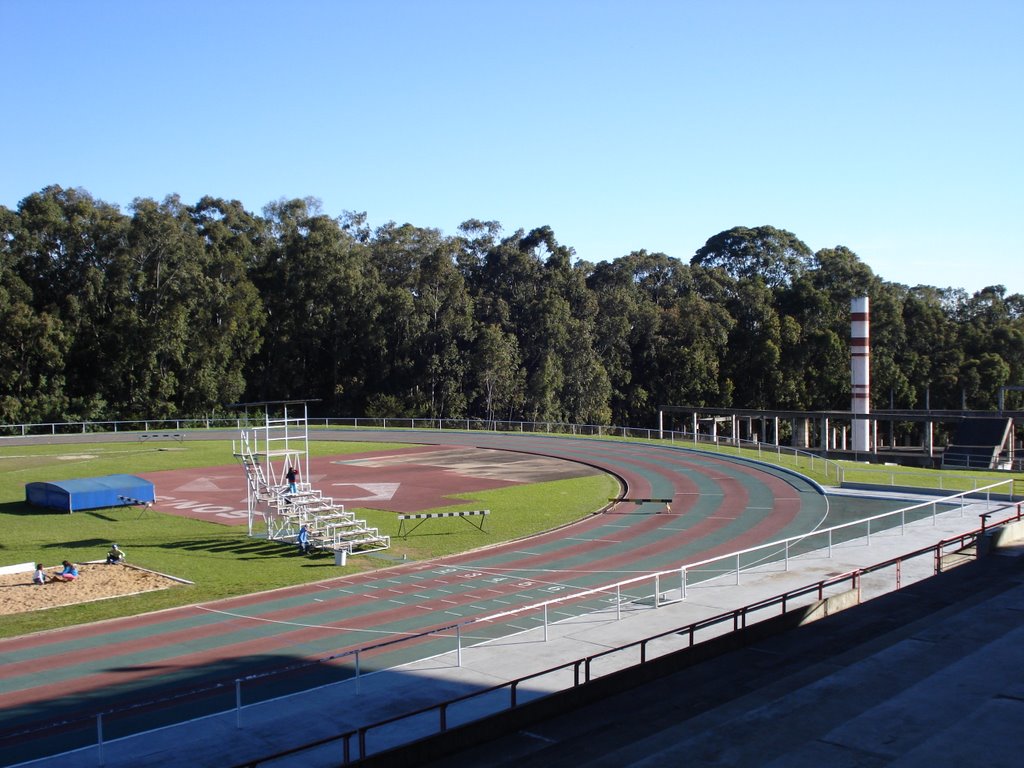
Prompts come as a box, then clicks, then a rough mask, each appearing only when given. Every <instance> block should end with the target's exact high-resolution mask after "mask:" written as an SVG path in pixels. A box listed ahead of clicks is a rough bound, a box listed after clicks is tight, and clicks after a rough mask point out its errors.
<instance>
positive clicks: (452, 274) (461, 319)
mask: <svg viewBox="0 0 1024 768" xmlns="http://www.w3.org/2000/svg"><path fill="white" fill-rule="evenodd" d="M964 258H969V254H964ZM857 296H868V297H869V298H870V300H871V312H872V325H871V343H872V358H871V370H872V396H873V403H872V405H873V407H875V408H888V407H890V406H893V407H896V408H922V407H925V405H926V403H927V405H929V406H930V407H931V408H935V409H938V408H960V407H967V408H979V409H983V408H992V407H994V406H995V405H996V402H997V396H998V389H999V387H1000V386H1003V385H1006V384H1020V383H1024V296H1022V295H1021V294H1017V293H1015V294H1011V295H1008V294H1007V291H1006V289H1005V288H1004V287H1003V286H999V285H997V286H991V287H988V288H985V289H983V290H981V291H979V292H977V293H975V294H973V295H968V294H967V293H966V292H965V291H964V290H962V289H956V288H938V287H934V286H928V285H917V286H913V287H910V286H906V285H901V284H897V283H890V282H886V281H885V280H882V279H880V278H879V277H877V276H876V275H875V274H874V273H873V272H872V270H871V268H870V267H869V266H868V265H867V264H865V263H864V262H863V261H861V260H860V258H858V256H857V255H856V254H855V253H853V252H852V251H851V250H849V249H848V248H845V247H843V246H837V247H835V248H826V249H822V250H819V251H817V252H812V251H811V250H810V249H809V248H808V247H807V245H805V244H804V243H803V242H801V241H800V240H799V239H798V238H797V237H796V236H795V235H794V234H792V233H790V232H787V231H785V230H782V229H776V228H774V227H771V226H760V227H752V228H747V227H735V228H733V229H730V230H728V231H725V232H721V233H719V234H716V235H714V236H712V237H711V238H710V239H708V241H707V242H706V243H705V244H704V245H703V246H702V247H700V248H699V249H698V250H697V251H696V252H695V254H694V255H693V257H692V258H691V259H690V261H689V263H686V262H683V261H681V260H679V259H676V258H671V257H669V256H667V255H665V254H663V253H649V252H647V251H645V250H638V251H634V252H632V253H629V254H626V255H623V256H621V257H619V258H616V259H615V260H613V261H601V262H598V263H592V262H588V261H586V260H585V259H584V258H577V254H576V253H575V252H574V250H573V249H572V248H571V247H569V246H566V245H563V244H561V243H559V242H558V241H557V240H556V238H555V233H554V232H553V231H552V230H551V229H550V228H549V227H546V226H542V227H538V228H536V229H532V230H530V231H525V230H522V229H521V230H517V231H515V232H513V233H511V234H505V233H503V231H502V227H501V226H500V224H499V223H498V222H494V221H479V220H476V219H470V220H468V221H466V222H464V223H463V224H462V225H461V226H460V227H459V229H458V231H457V233H455V234H453V235H446V234H443V233H442V232H441V231H440V230H438V229H434V228H429V227H419V226H413V225H411V224H402V225H398V224H395V223H393V222H389V223H387V224H385V225H383V226H380V227H378V228H376V229H372V228H371V227H369V226H368V225H367V218H366V214H365V213H355V212H344V213H342V214H341V215H340V216H331V215H328V214H326V213H324V212H323V211H322V209H321V205H320V204H319V202H318V201H316V200H315V199H312V198H307V199H294V200H284V199H282V200H280V201H277V202H274V203H271V204H269V205H267V206H266V207H265V208H264V210H263V211H262V215H256V214H254V213H252V212H250V211H247V210H246V209H245V208H244V207H243V206H242V205H241V203H239V202H238V201H235V200H223V199H218V198H212V197H204V198H203V199H201V200H200V201H199V202H198V203H196V204H194V205H187V204H185V203H183V202H182V201H181V200H180V199H179V198H178V197H177V196H170V197H167V198H166V199H164V200H163V201H161V202H157V201H155V200H152V199H148V198H139V199H136V200H135V201H134V202H133V203H132V205H131V206H130V207H129V209H128V211H127V212H123V211H122V210H121V209H120V208H119V207H118V206H114V205H111V204H108V203H105V202H103V201H101V200H97V199H94V198H93V197H92V196H91V195H90V194H89V193H88V192H87V191H85V190H83V189H65V188H61V187H59V186H52V187H47V188H45V189H43V190H41V191H40V192H37V193H33V194H31V195H29V196H28V197H26V198H25V199H23V200H22V201H21V202H20V203H19V204H18V206H17V208H16V209H15V210H10V209H8V208H5V207H2V206H0V327H2V328H3V332H2V334H0V423H8V424H11V423H22V422H39V421H44V422H49V421H80V420H97V419H134V418H174V417H197V416H202V415H210V416H214V415H220V414H222V413H224V409H225V405H226V404H228V403H232V402H236V401H239V400H280V399H290V398H310V399H317V400H319V403H317V404H316V405H315V406H313V408H312V409H311V412H313V413H314V414H323V415H336V416H337V415H365V416H395V415H404V416H431V417H437V418H481V419H511V420H528V421H560V422H574V423H591V424H628V425H636V426H643V425H650V424H652V423H653V421H654V419H655V415H656V413H657V409H658V406H659V405H704V406H715V407H728V406H735V407H741V408H773V409H809V410H822V409H848V408H849V405H850V373H849V370H850V367H849V329H850V325H849V321H850V318H849V306H850V304H849V302H850V299H851V298H853V297H857ZM1013 394H1014V395H1016V394H1018V393H1013ZM1017 399H1020V398H1019V397H1018V398H1017ZM1016 407H1019V406H1016Z"/></svg>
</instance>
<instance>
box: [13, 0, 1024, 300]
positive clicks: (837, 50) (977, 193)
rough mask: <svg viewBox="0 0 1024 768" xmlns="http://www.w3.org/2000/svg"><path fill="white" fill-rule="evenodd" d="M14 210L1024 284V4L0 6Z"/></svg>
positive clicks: (624, 1)
mask: <svg viewBox="0 0 1024 768" xmlns="http://www.w3.org/2000/svg"><path fill="white" fill-rule="evenodd" d="M0 28H2V29H3V30H4V35H3V37H4V43H3V46H0V66H2V68H3V71H4V74H5V78H4V92H5V98H4V100H3V105H4V110H3V112H4V115H3V119H2V120H0V145H2V146H3V148H4V161H3V166H2V168H3V170H2V173H0V205H4V206H7V207H9V208H14V207H16V206H17V204H18V201H20V200H21V199H22V198H24V197H25V196H27V195H29V194H31V193H33V192H37V191H39V190H40V189H42V188H43V187H45V186H47V185H49V184H60V185H62V186H65V187H83V188H85V189H86V190H88V191H89V192H90V193H92V194H93V195H94V196H95V197H97V198H100V199H102V200H105V201H107V202H110V203H115V204H118V205H120V206H122V208H124V209H125V210H127V209H128V207H129V206H130V204H131V201H132V200H133V199H134V198H136V197H152V198H155V199H163V198H164V197H166V196H167V195H170V194H178V195H180V196H181V198H182V200H183V201H184V202H186V203H194V202H196V201H197V200H198V199H199V198H200V197H202V196H203V195H207V194H209V195H214V196H218V197H224V198H229V199H238V200H241V201H242V203H244V204H245V206H246V207H247V208H249V209H250V210H253V211H256V212H259V211H261V210H262V208H263V206H264V205H266V204H267V203H269V202H272V201H274V200H278V199H280V198H282V197H283V198H293V197H307V196H311V197H316V198H319V199H320V200H321V201H322V203H323V210H324V212H325V213H328V214H331V215H340V214H341V213H342V212H344V211H365V212H366V213H367V214H368V219H369V223H370V224H371V225H372V226H378V225H381V224H384V223H386V222H388V221H395V222H398V223H404V222H409V223H412V224H415V225H417V226H423V227H436V228H438V229H440V230H442V231H444V232H445V233H447V234H454V233H455V232H456V229H457V227H458V225H459V224H460V223H461V222H463V221H465V220H466V219H470V218H477V219H482V220H497V221H499V222H501V224H502V226H503V228H504V229H503V231H504V233H505V234H511V233H512V232H514V231H515V230H517V229H520V228H522V229H527V230H528V229H532V228H534V227H538V226H543V225H547V226H550V227H551V228H552V229H553V230H554V233H555V236H556V238H557V239H558V241H559V242H560V243H562V244H564V245H568V246H570V247H572V248H574V249H575V251H576V253H577V255H578V256H579V257H580V258H584V259H587V260H589V261H594V262H597V261H603V260H611V259H614V258H617V257H619V256H622V255H625V254H627V253H629V252H630V251H633V250H638V249H641V248H644V249H646V250H648V251H662V252H664V253H667V254H668V255H670V256H674V257H677V258H680V259H682V260H684V261H687V262H688V261H689V259H690V258H691V257H692V256H693V254H694V252H695V251H696V250H697V249H698V248H700V247H701V246H702V245H703V244H704V242H705V241H706V240H707V239H708V238H710V237H711V236H713V235H715V234H716V233H718V232H721V231H722V230H725V229H728V228H730V227H733V226H737V225H742V226H759V225H763V224H767V225H771V226H775V227H779V228H781V229H787V230H789V231H791V232H793V233H795V234H796V235H797V236H798V237H800V238H801V239H802V240H803V241H804V242H806V243H807V244H808V245H809V246H810V247H811V248H812V249H813V250H817V249H819V248H826V247H832V246H835V245H845V246H846V247H848V248H850V249H852V250H853V251H854V252H856V253H857V254H858V256H860V258H861V259H862V260H863V261H864V262H866V263H867V264H868V265H869V266H870V267H871V268H872V269H873V270H874V271H875V273H876V274H878V275H879V276H881V277H882V278H884V279H886V280H889V281H893V282H901V283H906V284H908V285H917V284H921V283H923V284H928V285H937V286H940V287H947V286H952V287H956V288H964V289H966V290H967V291H969V292H974V291H977V290H980V289H981V288H983V287H985V286H987V285H992V284H1002V285H1005V286H1006V287H1007V289H1008V290H1009V291H1010V292H1011V293H1014V292H1019V293H1024V246H1022V239H1021V238H1020V237H1019V236H1017V235H1015V234H1014V233H1016V232H1017V231H1018V229H1019V227H1020V226H1021V224H1022V223H1024V191H1022V189H1024V183H1022V182H1024V173H1022V171H1024V148H1022V137H1024V98H1022V93H1024V86H1022V83H1024V77H1022V76H1024V45H1021V42H1020V40H1021V38H1020V35H1021V30H1022V29H1024V2H1021V0H976V1H975V2H972V3H964V2H946V1H944V0H935V1H933V2H924V1H923V0H922V1H921V2H900V1H899V0H886V1H885V2H876V1H875V0H862V1H860V2H839V1H838V0H836V1H835V2H830V1H829V0H817V1H816V2H810V1H807V2H802V1H798V0H776V1H774V2H773V1H772V0H761V1H760V2H753V1H751V2H747V1H744V0H734V1H730V0H720V1H718V2H713V1H712V0H706V1H702V0H693V1H692V2H683V1H682V0H680V1H679V2H667V1H665V2H660V1H653V0H647V1H645V0H621V1H619V0H615V1H611V0H605V1H602V0H594V1H593V2H583V1H582V0H562V1H561V2H559V1H558V0H549V1H548V2H540V1H539V0H515V2H505V1H504V0H495V1H493V2H488V1H487V0H475V1H473V2H470V1H469V0H436V1H433V2H432V1H430V0H421V1H420V2H411V1H406V2H399V1H396V0H375V1H374V2H370V0H365V2H345V1H338V2H327V1H326V0H291V1H290V2H287V3H286V2H263V1H261V0H245V1H243V0H219V1H215V0H206V1H205V2H195V1H194V0H176V1H175V2H158V1H157V0H149V1H144V2H140V1H139V0H134V1H132V2H122V1H121V0H88V1H86V0H0Z"/></svg>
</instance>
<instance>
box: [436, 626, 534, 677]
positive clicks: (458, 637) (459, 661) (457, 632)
mask: <svg viewBox="0 0 1024 768" xmlns="http://www.w3.org/2000/svg"><path fill="white" fill-rule="evenodd" d="M544 631H545V632H547V628H546V627H545V630H544ZM544 639H545V640H547V637H545V638H544ZM455 644H456V654H455V659H456V664H455V666H457V667H461V666H462V625H461V624H456V625H455Z"/></svg>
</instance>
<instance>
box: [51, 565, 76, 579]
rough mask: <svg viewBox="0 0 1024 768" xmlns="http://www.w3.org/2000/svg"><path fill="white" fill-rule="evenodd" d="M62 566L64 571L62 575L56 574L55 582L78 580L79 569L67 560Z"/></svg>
mask: <svg viewBox="0 0 1024 768" xmlns="http://www.w3.org/2000/svg"><path fill="white" fill-rule="evenodd" d="M62 565H63V566H64V570H63V571H61V572H60V573H57V574H54V577H53V580H54V581H74V580H75V579H77V578H78V569H77V568H76V567H75V566H74V564H72V563H69V562H68V561H67V560H65V561H64V562H63V563H62Z"/></svg>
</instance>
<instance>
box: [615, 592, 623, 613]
mask: <svg viewBox="0 0 1024 768" xmlns="http://www.w3.org/2000/svg"><path fill="white" fill-rule="evenodd" d="M615 620H616V621H621V620H622V585H621V584H616V585H615Z"/></svg>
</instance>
